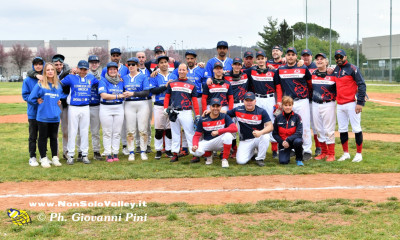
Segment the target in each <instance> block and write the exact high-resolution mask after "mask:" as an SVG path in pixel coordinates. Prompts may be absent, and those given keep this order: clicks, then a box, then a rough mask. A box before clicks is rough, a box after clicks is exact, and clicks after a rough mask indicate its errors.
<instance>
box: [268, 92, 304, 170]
mask: <svg viewBox="0 0 400 240" xmlns="http://www.w3.org/2000/svg"><path fill="white" fill-rule="evenodd" d="M282 108H283V112H282V114H280V115H278V116H277V117H276V118H275V122H274V131H273V133H272V135H273V136H274V138H275V140H276V141H277V142H278V144H279V146H278V148H279V163H281V164H288V163H289V162H290V152H291V150H292V149H294V150H295V152H296V162H297V165H298V166H304V164H303V138H302V135H303V123H302V121H301V117H300V115H298V114H297V113H294V112H293V111H292V109H293V98H291V97H289V96H284V97H283V98H282Z"/></svg>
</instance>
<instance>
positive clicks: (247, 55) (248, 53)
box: [243, 51, 254, 58]
mask: <svg viewBox="0 0 400 240" xmlns="http://www.w3.org/2000/svg"><path fill="white" fill-rule="evenodd" d="M247 57H254V56H253V53H252V52H250V51H246V52H244V54H243V58H247Z"/></svg>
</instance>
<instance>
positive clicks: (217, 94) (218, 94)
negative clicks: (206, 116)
mask: <svg viewBox="0 0 400 240" xmlns="http://www.w3.org/2000/svg"><path fill="white" fill-rule="evenodd" d="M213 98H218V99H220V100H221V106H223V107H224V106H229V108H230V109H232V107H233V101H232V100H231V101H232V104H230V103H231V102H229V99H230V98H233V94H232V88H231V84H230V83H229V82H228V81H226V80H224V83H222V84H215V83H213V84H211V85H207V83H204V84H203V101H202V105H203V109H207V105H210V101H211V99H213Z"/></svg>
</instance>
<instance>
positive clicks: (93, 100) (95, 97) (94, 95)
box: [89, 83, 100, 106]
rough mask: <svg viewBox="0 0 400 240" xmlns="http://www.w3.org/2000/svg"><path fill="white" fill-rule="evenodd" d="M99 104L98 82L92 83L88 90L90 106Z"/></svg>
mask: <svg viewBox="0 0 400 240" xmlns="http://www.w3.org/2000/svg"><path fill="white" fill-rule="evenodd" d="M99 104H100V94H99V83H96V84H92V89H91V91H90V100H89V105H90V106H97V105H99Z"/></svg>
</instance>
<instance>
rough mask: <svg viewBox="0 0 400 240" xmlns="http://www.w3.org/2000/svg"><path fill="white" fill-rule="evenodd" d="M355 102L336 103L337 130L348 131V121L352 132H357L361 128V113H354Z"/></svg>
mask: <svg viewBox="0 0 400 240" xmlns="http://www.w3.org/2000/svg"><path fill="white" fill-rule="evenodd" d="M355 109H356V102H351V103H346V104H338V105H337V120H338V130H339V132H348V131H349V121H350V124H351V128H352V130H353V133H359V132H361V131H362V129H361V113H359V114H356V110H355Z"/></svg>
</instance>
